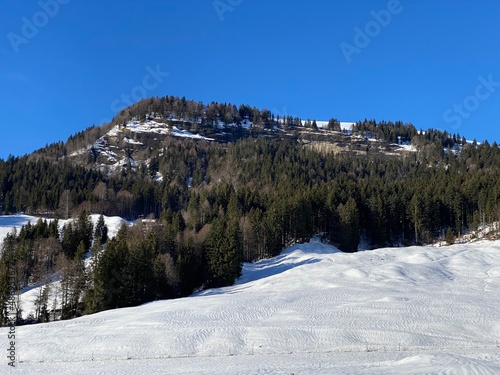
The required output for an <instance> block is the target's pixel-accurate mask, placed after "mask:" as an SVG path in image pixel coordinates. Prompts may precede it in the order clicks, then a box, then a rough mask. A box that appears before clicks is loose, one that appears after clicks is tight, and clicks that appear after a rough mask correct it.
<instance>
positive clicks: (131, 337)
mask: <svg viewBox="0 0 500 375" xmlns="http://www.w3.org/2000/svg"><path fill="white" fill-rule="evenodd" d="M499 280H500V243H499V242H480V243H476V244H468V245H453V246H449V247H443V248H435V247H410V248H406V249H401V248H384V249H378V250H374V251H365V252H359V253H356V254H344V253H341V252H339V251H338V250H337V249H335V248H333V247H331V246H327V245H324V244H321V243H318V242H315V241H314V240H313V241H311V242H310V243H307V244H300V245H294V246H292V247H290V248H288V249H287V250H285V251H283V252H282V253H281V254H280V255H279V256H277V257H275V258H272V259H268V260H262V261H259V262H255V263H249V264H245V265H244V267H243V274H242V276H241V277H240V278H239V279H238V281H237V282H236V284H235V285H234V286H231V287H226V288H220V289H209V290H206V291H203V292H201V293H198V294H195V295H193V296H191V297H188V298H183V299H178V300H174V301H159V302H154V303H149V304H145V305H142V306H138V307H135V308H128V309H118V310H113V311H107V312H102V313H98V314H94V315H89V316H85V317H82V318H78V319H74V320H71V321H60V322H53V323H49V324H39V325H33V326H23V327H18V328H17V330H18V335H19V344H18V345H19V346H18V351H19V354H20V357H21V361H22V363H20V364H19V366H20V370H21V371H23V372H25V373H30V374H46V373H58V374H88V373H93V374H97V373H107V374H108V373H117V374H118V373H120V374H156V373H158V374H159V373H161V374H203V373H212V374H241V373H245V374H258V373H273V374H290V373H294V374H334V373H335V374H344V373H346V374H347V373H349V374H353V373H356V374H382V373H384V374H410V373H411V374H424V373H426V374H427V373H433V374H434V373H453V374H492V375H493V374H498V373H499V372H500V367H499V365H498V363H499V362H500V352H499V349H498V340H499V334H500V320H499V317H498V313H497V312H498V311H499V309H500V299H499V296H498V293H497V290H498V289H499V287H500V283H499ZM5 331H6V328H1V329H0V334H1V335H5V334H6V332H5ZM1 345H2V346H1V347H0V348H2V349H4V346H5V340H2V342H1Z"/></svg>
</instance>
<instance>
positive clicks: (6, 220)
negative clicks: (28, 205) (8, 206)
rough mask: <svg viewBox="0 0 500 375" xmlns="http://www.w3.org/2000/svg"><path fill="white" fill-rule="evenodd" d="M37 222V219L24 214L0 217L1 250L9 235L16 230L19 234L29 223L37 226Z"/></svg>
mask: <svg viewBox="0 0 500 375" xmlns="http://www.w3.org/2000/svg"><path fill="white" fill-rule="evenodd" d="M37 221H38V218H37V217H34V216H29V215H22V214H19V215H4V216H0V248H1V247H2V244H3V240H4V238H5V237H7V234H9V233H12V231H13V230H14V228H16V230H17V232H18V233H19V230H20V229H21V227H22V226H23V225H26V224H28V223H29V222H31V224H36V222H37Z"/></svg>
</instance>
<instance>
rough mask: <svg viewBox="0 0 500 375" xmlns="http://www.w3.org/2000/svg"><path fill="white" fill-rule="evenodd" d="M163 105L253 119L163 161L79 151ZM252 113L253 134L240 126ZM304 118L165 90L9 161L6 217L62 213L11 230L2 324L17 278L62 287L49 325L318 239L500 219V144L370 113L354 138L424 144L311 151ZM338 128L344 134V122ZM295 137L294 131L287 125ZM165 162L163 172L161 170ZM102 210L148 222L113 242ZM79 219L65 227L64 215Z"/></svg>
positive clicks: (22, 283) (404, 236)
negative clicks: (104, 162)
mask: <svg viewBox="0 0 500 375" xmlns="http://www.w3.org/2000/svg"><path fill="white" fill-rule="evenodd" d="M150 113H156V114H157V115H156V116H158V114H159V116H163V117H165V118H166V119H169V121H172V120H171V119H172V118H175V119H180V118H182V119H186V118H188V119H190V120H192V123H191V124H190V130H192V131H193V129H195V130H196V131H197V132H199V133H202V134H203V133H204V132H205V133H206V134H211V133H210V132H211V131H213V128H214V126H215V124H216V123H217V124H218V123H219V122H222V123H224V124H225V125H228V124H236V125H237V126H235V127H233V128H231V131H228V132H226V133H225V136H224V138H223V140H222V141H220V140H219V141H213V142H209V141H204V140H195V139H177V138H173V137H169V136H166V137H165V139H164V140H163V141H162V143H161V144H157V143H152V144H151V147H149V150H148V152H149V154H148V158H147V160H148V162H147V163H142V164H140V165H139V166H137V167H136V168H133V169H132V168H131V167H129V168H125V169H123V170H121V171H120V172H119V173H114V174H111V173H105V172H103V171H102V170H100V169H98V168H94V167H93V164H92V163H93V162H95V160H93V159H92V154H91V153H90V154H89V155H90V156H89V158H88V163H87V164H82V163H75V162H74V161H72V160H71V158H69V157H68V155H70V154H71V153H72V152H74V151H75V150H77V149H79V148H81V147H82V146H83V145H85V144H89V143H92V142H93V141H95V140H96V139H97V138H98V137H100V136H101V135H102V134H104V133H105V132H106V131H108V130H109V129H110V128H111V126H112V125H116V124H125V123H126V122H127V121H129V120H130V119H131V118H139V119H142V118H144V117H147V116H148V114H150ZM245 119H247V120H248V121H252V122H253V124H254V126H253V127H252V128H251V129H244V128H243V127H241V126H238V124H241V122H242V121H243V120H245ZM304 127H305V128H308V129H310V130H311V131H318V129H317V125H316V121H310V120H309V121H306V122H305V125H304V122H301V121H300V120H298V119H296V118H292V117H285V118H281V119H280V118H279V116H275V115H273V114H272V113H271V112H270V111H268V110H265V109H261V110H259V109H256V108H255V107H253V108H252V107H250V106H239V107H236V106H234V105H231V104H218V103H211V104H209V105H204V104H202V103H196V102H192V101H186V100H185V99H184V98H182V99H179V98H174V97H165V98H156V99H149V100H144V101H141V102H139V103H137V104H136V105H134V106H132V107H130V108H128V109H126V110H124V111H122V112H121V113H120V114H119V115H117V117H116V118H115V119H114V120H113V123H112V124H108V125H105V126H103V127H93V128H89V129H87V130H86V131H85V132H82V133H79V134H77V135H75V136H73V137H71V138H70V139H69V140H68V142H66V143H65V144H63V143H57V144H53V145H49V146H47V147H45V148H44V149H41V150H39V151H37V152H35V153H33V154H31V155H26V156H23V157H9V158H8V159H7V160H0V212H2V213H6V214H10V213H17V212H24V213H28V214H33V215H40V216H44V217H51V218H54V219H55V220H52V221H47V220H42V219H40V220H39V221H38V223H36V224H30V225H27V226H25V227H23V228H22V229H21V230H20V231H18V232H15V233H12V234H10V235H8V236H7V238H6V239H5V241H4V243H3V250H2V253H1V259H0V305H2V306H4V308H3V309H2V311H1V315H0V320H1V321H2V323H5V319H6V311H5V304H6V300H7V297H8V295H9V291H10V286H9V278H11V276H12V275H13V274H14V275H15V285H16V288H17V289H22V288H24V287H27V286H29V285H34V284H36V283H42V284H43V283H46V286H45V287H44V288H42V289H41V292H40V296H39V298H38V299H37V314H36V316H34V317H33V319H34V320H35V321H39V322H44V321H48V320H51V319H57V318H62V319H67V318H72V317H76V316H79V315H82V314H87V313H94V312H98V311H103V310H107V309H112V308H118V307H124V306H135V305H139V304H142V303H145V302H148V301H153V300H156V299H166V298H177V297H182V296H187V295H189V294H191V293H193V292H194V291H196V290H200V289H203V288H208V287H219V286H225V285H231V284H232V283H233V282H234V280H235V279H236V278H237V277H238V275H239V274H240V271H241V263H242V262H243V261H254V260H257V259H262V258H266V257H271V256H275V255H277V254H279V252H280V251H281V250H282V249H283V248H285V247H287V246H289V245H290V244H292V243H296V242H300V241H307V240H308V239H309V238H310V237H312V236H313V235H319V236H321V237H322V238H323V239H324V240H325V241H328V242H330V243H332V244H334V245H336V246H338V248H339V249H341V250H342V251H345V252H354V251H357V249H358V247H359V245H360V243H361V242H362V243H363V244H364V246H366V247H370V248H377V247H383V246H401V245H413V244H426V243H431V242H433V241H436V240H438V239H445V238H446V239H447V240H448V241H449V242H451V241H452V238H453V237H454V236H456V235H460V234H462V233H464V232H466V231H469V230H472V229H475V228H477V227H478V226H479V225H481V224H484V223H492V222H497V221H500V149H499V147H498V146H497V144H495V143H493V144H489V143H487V142H484V143H477V142H475V141H474V142H467V141H466V140H465V139H464V138H462V137H460V135H458V134H448V133H446V132H441V131H437V130H432V129H429V130H426V131H425V132H422V131H417V130H416V129H415V128H414V127H413V126H412V125H411V124H403V123H401V122H395V123H392V122H376V121H374V120H364V121H360V122H358V123H356V124H355V125H354V126H353V128H352V134H350V137H351V139H353V138H354V137H355V136H356V137H358V138H357V139H361V141H363V140H365V139H368V138H376V139H377V140H379V141H383V142H387V143H390V144H392V143H405V144H411V145H412V146H414V147H415V149H416V151H414V152H406V153H402V154H398V155H391V154H389V153H384V152H379V153H377V152H366V153H352V152H334V151H328V149H327V150H319V149H316V148H314V147H309V145H310V142H306V141H308V139H305V136H304V135H303V134H302V133H301V132H300V131H301V128H304ZM272 129H278V130H277V131H276V132H275V133H272V132H270V130H272ZM328 129H329V131H331V132H332V134H333V133H342V130H341V129H340V127H339V123H338V121H336V120H334V119H332V120H331V121H330V122H329V124H328ZM285 132H287V134H289V136H280V134H281V133H283V134H284V133H285ZM270 134H271V135H270ZM276 134H278V135H276ZM311 134H313V133H309V137H313V136H314V134H313V135H311ZM329 134H330V133H329ZM326 137H327V138H328V137H329V135H326ZM89 141H90V142H89ZM309 141H310V139H309ZM152 142H153V141H152ZM154 142H158V141H157V140H155V141H154ZM368 143H369V142H368V141H366V148H367V149H368V147H369V146H368ZM153 145H154V147H153ZM91 151H92V150H91ZM94 159H95V158H94ZM157 173H161V175H162V179H161V180H158V179H155V178H153V177H154V176H155V175H156V174H157ZM90 213H97V214H101V215H107V216H114V215H116V216H121V217H123V218H126V219H127V220H131V221H132V220H137V224H136V225H134V226H123V227H122V228H121V229H120V231H119V232H118V234H117V236H116V237H114V238H112V239H108V236H107V228H106V225H105V224H104V220H103V217H102V216H101V218H100V220H99V221H98V223H97V225H93V224H92V222H91V221H90V218H89V214H90ZM70 217H73V218H74V220H73V221H72V222H69V224H66V225H65V226H64V227H63V228H62V230H59V229H58V221H57V219H68V218H70ZM143 219H144V220H143ZM145 219H151V220H145ZM153 219H154V220H153ZM401 251H404V249H402V250H401ZM88 252H90V254H91V257H90V259H91V260H92V261H91V265H90V266H86V262H88V259H89V258H88ZM53 278H57V279H60V280H61V286H62V296H63V297H62V301H61V304H62V309H61V311H59V312H58V315H57V316H55V315H54V316H50V313H49V311H51V310H52V311H53V309H52V307H51V306H49V305H48V293H49V290H48V289H49V288H50V284H49V283H47V282H48V281H50V280H51V279H53ZM21 309H22V306H20V307H19V310H21ZM20 313H21V311H19V316H20ZM19 319H20V318H19ZM20 320H21V319H20ZM20 322H21V321H20Z"/></svg>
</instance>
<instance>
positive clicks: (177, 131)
mask: <svg viewBox="0 0 500 375" xmlns="http://www.w3.org/2000/svg"><path fill="white" fill-rule="evenodd" d="M171 135H173V136H175V137H183V138H192V139H200V140H204V141H213V140H214V139H213V138H207V137H204V136H202V135H199V134H193V133H190V132H188V131H187V130H181V129H178V128H177V127H175V126H174V127H173V128H172V132H171Z"/></svg>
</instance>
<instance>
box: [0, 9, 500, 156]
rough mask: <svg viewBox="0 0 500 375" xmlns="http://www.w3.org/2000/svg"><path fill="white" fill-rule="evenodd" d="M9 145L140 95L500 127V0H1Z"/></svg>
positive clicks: (19, 148)
mask: <svg viewBox="0 0 500 375" xmlns="http://www.w3.org/2000/svg"><path fill="white" fill-rule="evenodd" d="M0 8H1V12H2V22H1V23H0V94H1V96H0V112H1V114H2V116H1V117H0V126H1V129H2V138H1V139H2V142H1V144H0V158H6V157H7V156H8V155H9V154H13V155H16V156H20V155H23V154H25V153H29V152H31V151H33V150H35V149H37V148H40V147H43V146H44V145H45V144H46V143H52V142H56V141H60V140H63V141H64V140H66V139H67V137H68V136H70V135H71V134H74V133H76V132H78V131H81V130H83V129H85V128H86V127H88V126H91V125H93V124H95V125H100V124H102V123H104V122H106V121H109V120H110V119H111V118H112V117H113V116H114V115H115V114H116V111H117V110H118V109H120V108H123V107H125V106H126V105H127V104H130V103H131V102H132V101H135V100H136V99H140V98H141V97H142V96H145V97H149V96H165V95H174V96H181V97H182V96H185V97H186V98H187V99H193V100H197V101H203V102H211V101H218V102H231V103H234V104H237V105H238V104H249V105H252V106H254V105H255V106H257V107H260V108H267V109H270V110H271V111H273V112H274V113H276V114H281V115H283V114H285V115H293V116H299V117H302V118H304V119H307V118H311V119H317V120H328V119H329V118H331V117H335V118H338V119H339V120H341V121H357V120H361V119H364V118H368V119H372V118H374V119H376V120H377V121H380V120H392V121H395V120H402V121H404V122H411V123H413V124H414V125H415V126H416V127H417V128H423V129H427V128H430V127H432V128H438V129H442V130H447V131H449V132H451V133H460V134H461V135H465V136H466V137H467V138H471V139H472V138H477V140H478V141H480V140H484V139H488V140H489V141H490V142H492V141H497V142H499V141H500V128H499V126H498V125H499V124H498V120H499V117H500V116H499V114H500V109H499V108H500V105H499V104H500V64H499V58H500V54H499V52H498V46H499V45H500V27H499V26H498V15H499V14H500V2H498V1H496V0H482V1H480V2H472V1H467V0H413V1H412V0H399V1H398V0H390V1H386V0H383V1H379V0H370V1H368V0H359V1H353V0H336V1H332V0H311V1H299V0H273V1H265V0H190V1H186V0H175V1H174V0H170V1H169V0H156V1H155V0H149V1H147V0H146V1H136V0H121V1H102V0H99V1H97V0H86V1H83V0H40V1H20V0H2V3H1V5H0Z"/></svg>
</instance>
